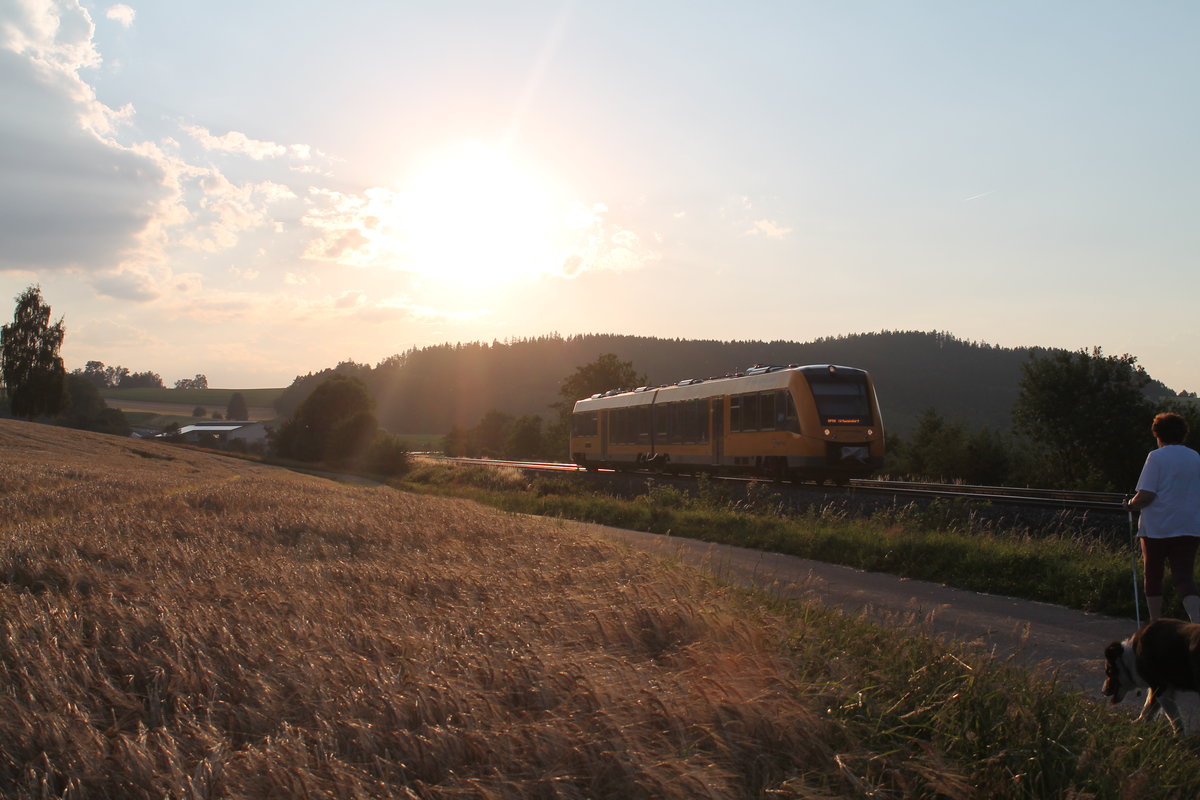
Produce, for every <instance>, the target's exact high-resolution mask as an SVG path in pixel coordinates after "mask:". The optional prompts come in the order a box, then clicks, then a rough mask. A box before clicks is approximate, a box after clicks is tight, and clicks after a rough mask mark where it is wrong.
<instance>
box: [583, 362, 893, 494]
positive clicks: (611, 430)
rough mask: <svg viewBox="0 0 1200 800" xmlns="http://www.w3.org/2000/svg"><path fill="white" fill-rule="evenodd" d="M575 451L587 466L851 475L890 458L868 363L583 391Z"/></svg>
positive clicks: (797, 476)
mask: <svg viewBox="0 0 1200 800" xmlns="http://www.w3.org/2000/svg"><path fill="white" fill-rule="evenodd" d="M571 458H572V460H573V461H574V462H575V463H576V464H579V465H580V466H582V467H586V468H587V469H598V468H611V469H618V470H629V469H642V468H653V469H661V470H664V471H670V472H700V471H710V472H718V473H723V474H746V475H761V476H765V477H769V478H773V479H775V480H812V481H818V482H821V481H834V482H838V483H841V482H844V481H847V480H849V479H850V478H856V477H862V476H866V475H869V474H871V473H873V472H875V471H877V470H879V469H880V468H881V467H882V466H883V420H882V419H881V418H880V415H879V401H878V400H877V398H876V396H875V386H874V384H873V382H872V381H871V376H870V375H868V374H867V372H866V371H865V370H861V369H857V368H854V367H842V366H836V365H833V364H822V365H814V366H796V365H790V366H786V367H774V366H772V367H764V366H759V367H754V368H753V369H749V370H747V371H746V372H745V373H739V374H737V375H731V376H726V377H721V378H709V379H707V380H686V381H680V382H679V383H677V384H673V385H670V386H658V387H642V388H640V389H632V390H613V391H610V392H605V393H604V394H597V395H593V396H592V397H589V398H587V399H585V400H579V401H578V402H576V403H575V409H574V413H573V416H572V421H571Z"/></svg>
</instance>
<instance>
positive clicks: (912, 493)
mask: <svg viewBox="0 0 1200 800" xmlns="http://www.w3.org/2000/svg"><path fill="white" fill-rule="evenodd" d="M439 460H443V461H453V462H455V463H461V464H475V465H488V466H502V467H513V468H515V469H525V470H539V471H547V472H583V471H584V470H583V469H582V468H581V467H579V466H577V465H575V464H564V463H560V462H553V461H504V460H499V459H487V458H440V459H439ZM598 472H600V473H605V472H608V473H611V472H612V470H598ZM629 474H643V475H647V476H655V475H660V474H661V473H654V472H641V473H629ZM722 480H729V481H740V482H749V481H752V480H758V481H762V480H764V479H763V478H745V477H729V478H722ZM804 486H805V484H799V487H800V488H803V487H804ZM824 488H825V489H827V490H830V491H844V492H848V493H851V494H853V493H859V492H862V493H871V494H879V495H892V496H896V497H913V498H923V499H956V500H970V501H978V502H987V503H990V504H993V505H1011V506H1023V507H1027V508H1051V509H1069V510H1072V511H1095V512H1104V513H1115V514H1124V513H1126V511H1125V509H1124V507H1123V506H1122V500H1123V499H1124V497H1125V495H1122V494H1117V493H1114V492H1072V491H1059V490H1055V489H1028V488H1017V487H1012V486H971V485H964V484H945V483H924V482H917V481H882V480H869V479H856V480H852V481H850V482H849V485H848V486H845V487H824Z"/></svg>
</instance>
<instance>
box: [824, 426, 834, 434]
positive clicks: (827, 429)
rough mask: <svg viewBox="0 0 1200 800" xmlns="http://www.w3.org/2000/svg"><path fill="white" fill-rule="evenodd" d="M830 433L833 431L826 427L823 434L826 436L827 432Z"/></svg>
mask: <svg viewBox="0 0 1200 800" xmlns="http://www.w3.org/2000/svg"><path fill="white" fill-rule="evenodd" d="M831 433H833V431H831V430H829V428H826V429H825V435H826V436H828V435H829V434H831Z"/></svg>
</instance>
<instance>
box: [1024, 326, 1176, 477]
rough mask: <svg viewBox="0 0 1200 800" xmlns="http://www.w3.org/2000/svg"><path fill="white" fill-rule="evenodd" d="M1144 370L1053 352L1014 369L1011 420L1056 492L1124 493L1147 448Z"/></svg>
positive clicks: (1126, 360)
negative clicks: (1016, 381) (1039, 457)
mask: <svg viewBox="0 0 1200 800" xmlns="http://www.w3.org/2000/svg"><path fill="white" fill-rule="evenodd" d="M1149 383H1150V378H1149V376H1148V375H1146V371H1145V370H1144V369H1142V368H1141V367H1139V366H1138V365H1137V359H1136V358H1134V357H1133V356H1131V355H1123V356H1106V355H1104V353H1103V352H1101V350H1100V348H1098V347H1096V348H1093V349H1092V350H1091V352H1088V351H1087V350H1079V351H1076V352H1068V351H1065V350H1056V351H1051V352H1045V353H1036V352H1035V353H1033V354H1031V355H1030V357H1029V360H1028V361H1026V362H1025V364H1024V365H1022V368H1021V381H1020V393H1019V394H1018V396H1017V401H1016V403H1015V404H1014V406H1013V422H1014V425H1015V428H1016V430H1017V431H1018V432H1020V433H1023V434H1025V435H1026V436H1028V437H1029V438H1030V440H1031V446H1032V447H1034V448H1035V449H1037V450H1039V451H1041V452H1042V453H1043V455H1044V460H1043V463H1044V464H1045V466H1046V467H1047V474H1046V476H1045V480H1047V481H1050V482H1052V483H1054V484H1056V485H1057V486H1058V487H1060V488H1070V489H1076V488H1078V489H1109V490H1116V489H1131V488H1133V484H1134V483H1135V482H1136V481H1137V476H1138V472H1139V471H1140V470H1141V467H1142V464H1143V462H1144V461H1145V459H1146V453H1147V452H1148V451H1149V450H1150V449H1151V448H1153V446H1154V440H1153V437H1152V436H1151V434H1150V423H1151V421H1152V419H1153V417H1154V411H1155V409H1154V406H1153V405H1152V404H1151V402H1150V401H1149V400H1148V399H1147V397H1146V395H1145V391H1144V390H1145V388H1146V387H1147V385H1148V384H1149Z"/></svg>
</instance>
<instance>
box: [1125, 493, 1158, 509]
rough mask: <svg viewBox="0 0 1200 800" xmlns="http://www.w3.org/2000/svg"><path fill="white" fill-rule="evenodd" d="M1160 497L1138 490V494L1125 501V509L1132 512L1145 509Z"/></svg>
mask: <svg viewBox="0 0 1200 800" xmlns="http://www.w3.org/2000/svg"><path fill="white" fill-rule="evenodd" d="M1156 497H1158V495H1156V494H1155V493H1154V492H1147V491H1146V490H1145V489H1138V491H1137V494H1135V495H1134V496H1133V497H1131V498H1129V499H1128V500H1126V501H1125V507H1126V508H1128V509H1130V510H1131V511H1137V510H1138V509H1141V508H1145V507H1146V506H1148V505H1150V504H1151V503H1153V502H1154V498H1156Z"/></svg>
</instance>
